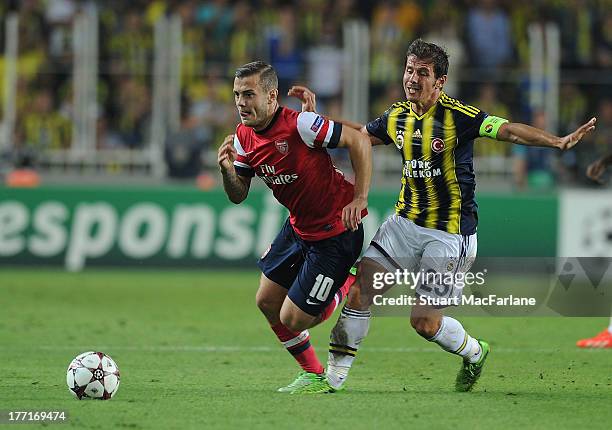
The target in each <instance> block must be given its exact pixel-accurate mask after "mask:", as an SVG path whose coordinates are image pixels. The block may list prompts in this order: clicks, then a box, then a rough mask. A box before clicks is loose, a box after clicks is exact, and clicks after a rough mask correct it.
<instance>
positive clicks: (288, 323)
mask: <svg viewBox="0 0 612 430" xmlns="http://www.w3.org/2000/svg"><path fill="white" fill-rule="evenodd" d="M280 321H281V323H282V324H283V325H284V326H285V327H287V328H288V329H289V330H291V331H296V332H297V331H303V330H306V329H307V328H308V327H307V325H306V324H305V323H304V321H302V320H301V318H300V317H299V315H296V314H295V313H294V312H285V311H284V310H283V311H281V314H280Z"/></svg>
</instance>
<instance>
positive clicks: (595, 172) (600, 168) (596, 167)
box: [586, 158, 607, 184]
mask: <svg viewBox="0 0 612 430" xmlns="http://www.w3.org/2000/svg"><path fill="white" fill-rule="evenodd" d="M606 167H607V166H606V163H604V160H603V159H602V158H600V159H599V160H596V161H593V162H592V163H591V164H589V167H587V170H586V174H587V176H588V177H589V179H592V180H593V181H595V182H597V183H599V184H603V180H602V179H601V175H603V172H604V171H605V170H606Z"/></svg>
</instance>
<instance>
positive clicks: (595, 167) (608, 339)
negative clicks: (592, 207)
mask: <svg viewBox="0 0 612 430" xmlns="http://www.w3.org/2000/svg"><path fill="white" fill-rule="evenodd" d="M610 166H612V152H611V153H609V154H607V155H604V156H603V157H601V158H599V159H597V160H595V161H593V162H592V163H591V164H589V166H588V167H587V171H586V174H587V176H588V177H589V178H590V179H591V180H593V181H595V182H598V183H600V184H603V181H602V178H601V177H602V175H603V174H604V172H605V171H606V169H607V168H608V167H610ZM576 346H577V347H578V348H612V317H610V324H609V325H608V328H605V329H603V330H602V331H601V332H599V333H598V334H597V335H595V336H593V337H590V338H587V339H580V340H579V341H578V342H576Z"/></svg>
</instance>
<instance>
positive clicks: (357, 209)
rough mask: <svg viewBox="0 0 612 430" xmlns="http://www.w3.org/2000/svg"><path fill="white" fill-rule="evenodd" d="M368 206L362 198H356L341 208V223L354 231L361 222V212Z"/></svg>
mask: <svg viewBox="0 0 612 430" xmlns="http://www.w3.org/2000/svg"><path fill="white" fill-rule="evenodd" d="M367 206H368V202H367V201H366V200H365V199H362V198H356V199H354V200H353V201H352V202H350V203H349V204H348V205H346V206H345V207H344V209H342V223H343V224H344V227H346V229H347V230H351V231H356V230H357V228H359V224H361V212H362V211H363V210H364V209H365V208H366V207H367Z"/></svg>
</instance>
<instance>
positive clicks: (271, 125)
mask: <svg viewBox="0 0 612 430" xmlns="http://www.w3.org/2000/svg"><path fill="white" fill-rule="evenodd" d="M282 110H283V107H282V106H279V107H278V109H276V112H274V118H272V121H270V124H268V126H267V127H266V128H264V129H263V130H259V131H257V130H253V131H254V132H255V133H257V134H265V133H267V132H268V131H269V130H270V129H271V128H272V127H273V126H274V124H275V123H276V120H277V119H278V117H279V116H280V113H281V111H282Z"/></svg>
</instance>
